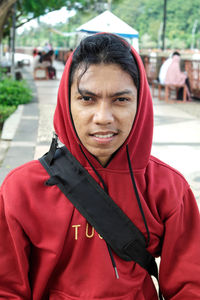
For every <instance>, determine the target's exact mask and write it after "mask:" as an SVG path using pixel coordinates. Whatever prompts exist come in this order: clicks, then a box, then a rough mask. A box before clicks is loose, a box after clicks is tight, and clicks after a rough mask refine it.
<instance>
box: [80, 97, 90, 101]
mask: <svg viewBox="0 0 200 300" xmlns="http://www.w3.org/2000/svg"><path fill="white" fill-rule="evenodd" d="M81 99H82V100H83V101H86V102H88V101H92V98H91V97H90V96H82V97H81Z"/></svg>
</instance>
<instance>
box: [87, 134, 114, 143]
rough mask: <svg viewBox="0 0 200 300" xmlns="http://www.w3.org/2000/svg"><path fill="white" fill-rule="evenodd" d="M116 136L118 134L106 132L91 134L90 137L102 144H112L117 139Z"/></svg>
mask: <svg viewBox="0 0 200 300" xmlns="http://www.w3.org/2000/svg"><path fill="white" fill-rule="evenodd" d="M116 135H117V133H116V132H113V131H105V132H104V131H99V132H94V133H92V134H90V136H91V137H92V138H93V139H94V140H95V141H96V142H98V143H100V144H107V143H110V142H111V141H112V140H113V139H114V138H115V136H116Z"/></svg>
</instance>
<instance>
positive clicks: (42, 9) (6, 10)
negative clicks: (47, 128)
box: [0, 0, 104, 44]
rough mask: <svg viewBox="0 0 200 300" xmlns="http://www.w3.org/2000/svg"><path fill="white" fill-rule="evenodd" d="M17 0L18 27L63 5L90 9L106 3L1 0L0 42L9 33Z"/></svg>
mask: <svg viewBox="0 0 200 300" xmlns="http://www.w3.org/2000/svg"><path fill="white" fill-rule="evenodd" d="M15 2H16V3H17V13H16V27H19V26H21V25H23V24H25V23H26V22H29V21H30V20H32V19H34V18H37V17H39V16H42V15H45V14H47V13H48V12H52V11H55V10H58V9H60V8H62V7H63V6H65V7H66V8H67V9H68V10H72V9H76V10H88V9H94V7H98V6H99V5H101V4H102V3H104V1H103V0H100V1H98V0H79V1H76V0H70V1H69V0H41V1H35V0H0V44H1V40H2V37H5V36H6V35H9V29H10V27H11V23H12V22H11V16H12V6H13V4H14V3H15Z"/></svg>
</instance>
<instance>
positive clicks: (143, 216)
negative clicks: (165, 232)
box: [126, 145, 150, 247]
mask: <svg viewBox="0 0 200 300" xmlns="http://www.w3.org/2000/svg"><path fill="white" fill-rule="evenodd" d="M126 154H127V159H128V165H129V171H130V175H131V180H132V184H133V189H134V192H135V196H136V199H137V202H138V206H139V209H140V212H141V214H142V218H143V221H144V225H145V228H146V231H147V243H146V246H147V247H148V245H149V242H150V233H149V228H148V225H147V221H146V218H145V215H144V211H143V208H142V204H141V200H140V196H139V193H138V190H137V186H136V183H135V178H134V176H133V169H132V166H131V160H130V155H129V150H128V145H126Z"/></svg>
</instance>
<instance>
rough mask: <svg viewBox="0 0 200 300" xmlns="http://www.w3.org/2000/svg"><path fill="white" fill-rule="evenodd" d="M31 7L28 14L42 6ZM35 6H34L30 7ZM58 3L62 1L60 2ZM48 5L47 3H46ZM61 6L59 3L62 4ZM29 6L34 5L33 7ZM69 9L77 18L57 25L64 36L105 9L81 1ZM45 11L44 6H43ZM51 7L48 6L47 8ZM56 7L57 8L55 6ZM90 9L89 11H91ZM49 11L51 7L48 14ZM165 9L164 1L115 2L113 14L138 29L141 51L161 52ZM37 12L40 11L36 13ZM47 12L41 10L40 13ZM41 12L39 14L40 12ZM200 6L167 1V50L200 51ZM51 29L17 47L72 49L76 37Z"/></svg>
mask: <svg viewBox="0 0 200 300" xmlns="http://www.w3.org/2000/svg"><path fill="white" fill-rule="evenodd" d="M60 1H61V0H60ZM24 2H27V3H26V4H27V5H29V6H27V8H26V11H27V12H28V11H31V10H33V8H34V9H35V10H36V6H37V7H38V9H39V6H40V2H37V1H33V0H32V1H27V0H24ZM42 2H43V4H45V3H46V2H48V3H49V6H52V5H53V2H54V5H55V2H56V1H55V0H54V1H53V0H52V1H49V0H43V1H42ZM31 3H32V4H31ZM58 3H59V1H58ZM46 4H47V3H46ZM59 4H60V3H59ZM30 5H32V6H33V7H32V6H31V7H30ZM67 5H68V6H67V7H68V8H69V7H76V15H75V16H74V17H71V18H70V19H69V22H68V23H66V24H61V23H60V24H57V25H56V26H54V27H55V28H56V29H57V30H59V31H61V32H72V31H75V30H76V28H77V27H78V26H80V25H82V24H84V23H85V22H87V21H89V20H90V19H92V18H93V17H95V16H97V15H98V14H99V13H101V12H102V11H103V10H105V6H104V5H103V1H102V0H101V1H97V0H90V1H89V0H81V1H79V2H75V1H74V0H73V1H70V4H69V1H68V4H67ZM42 7H43V5H42ZM47 7H48V6H47ZM54 7H55V6H54ZM89 8H90V9H89ZM49 9H50V7H48V10H49ZM163 9H164V0H161V1H160V0H151V1H150V0H134V2H133V1H132V0H112V12H113V13H114V14H115V15H117V16H118V17H119V18H121V19H122V20H123V21H125V22H126V23H128V24H129V25H130V26H132V27H133V28H135V29H136V30H137V31H138V32H139V40H140V45H141V46H140V48H141V47H143V48H160V47H161V44H162V43H161V38H162V28H163ZM37 11H38V10H37ZM42 11H44V9H43V8H41V10H40V13H41V12H42ZM38 12H39V11H38ZM199 15H200V5H199V0H192V1H189V2H188V1H184V0H176V1H174V0H168V1H167V20H166V21H167V22H166V35H165V36H166V46H167V48H177V49H184V48H190V47H191V45H192V44H193V46H194V47H195V48H200V21H199ZM195 20H197V21H196V22H198V23H197V27H196V32H195V35H194V36H192V30H193V28H194V24H195ZM50 27H51V25H48V26H47V25H46V24H44V23H41V24H40V28H37V29H31V30H30V31H27V32H24V33H23V35H21V36H20V37H18V40H17V43H18V45H21V46H41V45H43V44H44V42H45V41H46V39H47V37H48V39H49V40H50V41H51V42H52V44H53V46H54V48H55V47H70V46H72V47H73V45H72V44H71V42H73V37H64V36H61V35H58V34H56V33H54V32H51V31H50V29H51V28H50Z"/></svg>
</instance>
